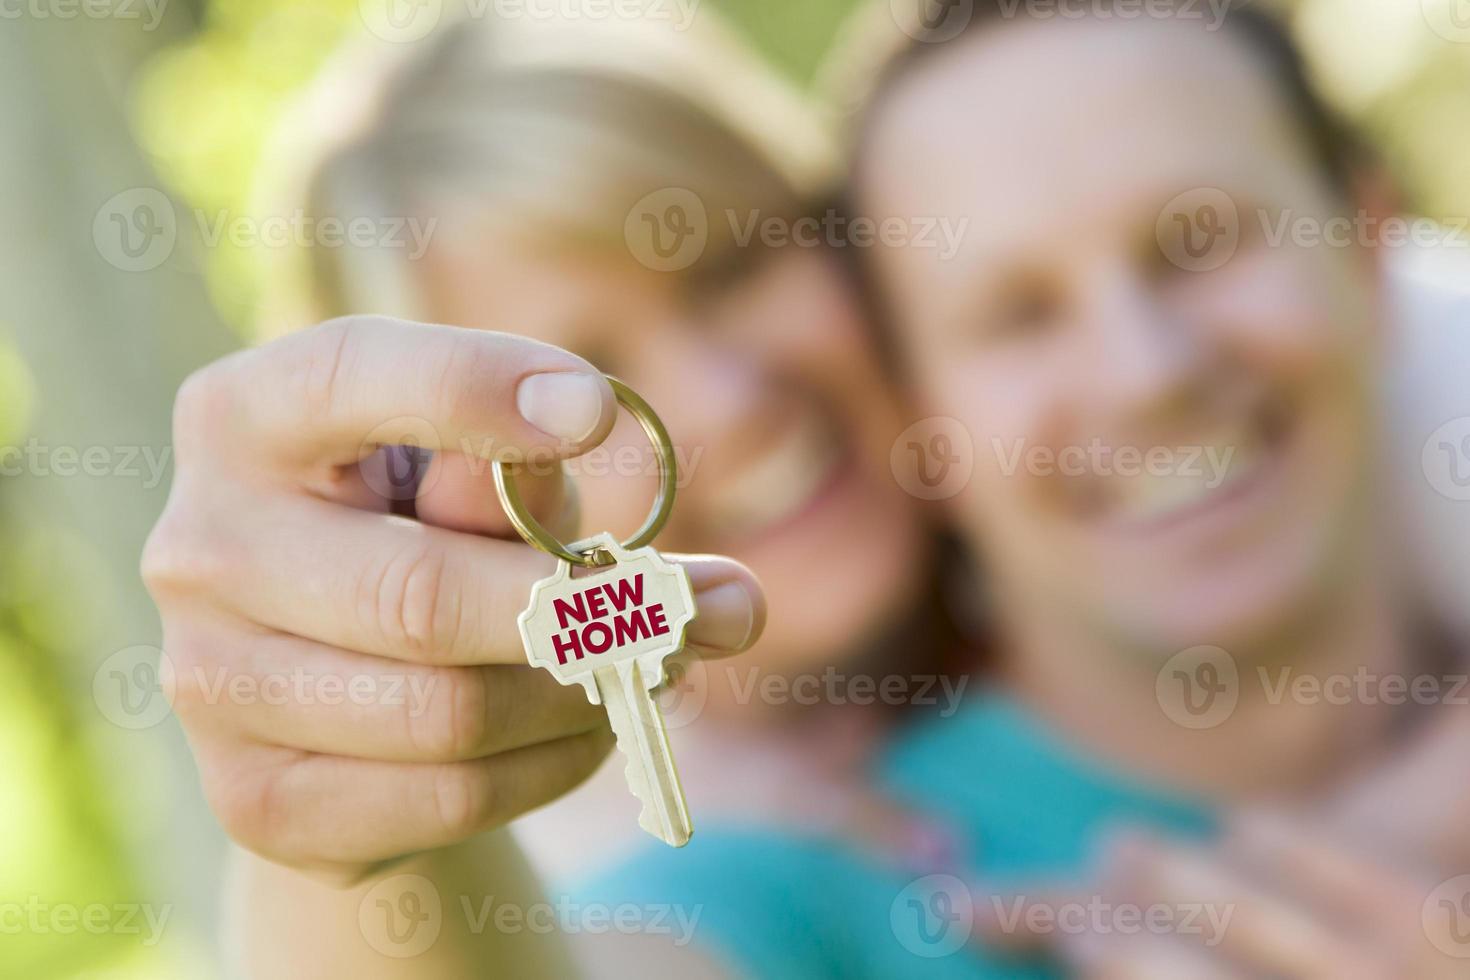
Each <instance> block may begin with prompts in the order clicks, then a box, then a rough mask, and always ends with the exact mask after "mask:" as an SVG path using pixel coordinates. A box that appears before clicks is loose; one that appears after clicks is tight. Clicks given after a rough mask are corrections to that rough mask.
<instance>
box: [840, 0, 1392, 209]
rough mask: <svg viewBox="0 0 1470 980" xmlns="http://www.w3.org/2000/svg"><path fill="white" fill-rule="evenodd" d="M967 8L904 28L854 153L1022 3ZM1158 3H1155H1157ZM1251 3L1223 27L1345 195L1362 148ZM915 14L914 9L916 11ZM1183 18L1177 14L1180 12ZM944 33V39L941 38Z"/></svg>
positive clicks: (1293, 48) (1241, 0)
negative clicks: (904, 83) (927, 65)
mask: <svg viewBox="0 0 1470 980" xmlns="http://www.w3.org/2000/svg"><path fill="white" fill-rule="evenodd" d="M911 2H913V3H914V4H916V5H917V6H922V5H926V4H933V3H936V2H938V3H939V4H941V6H944V7H953V6H954V5H955V4H956V3H957V2H959V0H911ZM964 2H967V3H971V4H972V7H971V10H970V13H969V15H968V17H967V19H966V21H965V23H964V25H963V26H962V27H961V28H960V30H959V31H958V32H956V33H953V34H952V35H951V33H950V32H949V31H948V30H947V28H946V24H945V23H939V24H938V25H937V26H930V25H932V24H934V21H933V18H932V17H930V18H924V19H917V20H915V22H914V23H913V24H911V25H909V26H907V27H906V28H905V30H906V33H907V36H908V40H907V41H906V43H905V44H903V45H902V46H901V47H900V48H898V49H897V51H895V52H892V53H891V56H890V57H889V58H888V59H887V60H886V61H885V62H884V64H883V65H882V67H881V68H880V70H879V71H878V74H877V77H876V79H875V80H874V82H873V85H872V88H871V89H870V91H869V97H868V100H867V104H866V106H865V107H864V108H863V109H862V111H861V113H860V114H859V117H858V120H857V125H856V127H855V129H854V137H855V141H854V144H853V151H854V153H855V154H860V153H861V150H862V145H863V142H864V141H865V139H866V136H867V128H868V125H869V124H870V122H871V120H872V117H873V115H874V114H875V110H876V109H877V107H879V106H880V105H881V104H882V102H883V99H884V97H885V96H886V94H887V93H888V92H889V91H891V90H892V89H893V88H894V86H895V85H896V84H897V83H898V82H899V81H900V80H901V79H902V78H903V77H905V76H906V75H907V74H908V73H909V72H910V71H912V70H913V69H914V67H915V66H917V65H920V64H922V63H924V62H926V61H928V60H929V58H930V57H932V56H933V55H934V54H937V53H939V52H942V51H945V50H947V49H948V48H949V47H952V46H953V45H955V44H961V43H964V41H965V40H966V39H968V38H973V37H974V36H975V35H976V34H978V33H979V32H981V31H985V30H995V29H997V28H998V27H999V26H1000V25H1002V24H1004V23H1005V22H1007V21H1009V20H1011V19H1013V18H1014V17H1015V13H1016V10H1017V9H1018V8H1017V6H1016V5H1017V3H1021V4H1024V3H1025V0H964ZM1122 2H1123V0H1103V3H1104V4H1105V5H1107V6H1114V7H1115V6H1118V5H1119V4H1120V3H1122ZM1156 2H1157V0H1156ZM1163 2H1165V3H1167V4H1168V6H1169V7H1173V8H1178V7H1180V4H1179V2H1178V0H1163ZM1249 2H1250V0H1227V11H1226V13H1225V14H1224V15H1223V19H1222V22H1221V23H1222V26H1223V27H1224V28H1225V30H1227V31H1231V32H1234V34H1235V35H1236V36H1237V37H1239V38H1241V39H1243V40H1244V41H1245V42H1246V43H1247V44H1248V45H1249V46H1250V47H1251V48H1252V49H1254V50H1255V51H1256V52H1257V53H1258V54H1261V55H1263V56H1264V58H1265V61H1266V63H1267V65H1268V67H1269V68H1270V70H1271V71H1272V72H1273V73H1274V74H1275V75H1276V78H1277V81H1278V83H1279V84H1280V87H1281V91H1282V93H1283V95H1284V96H1285V97H1286V101H1287V104H1288V106H1289V108H1290V109H1291V111H1292V112H1293V114H1295V115H1296V116H1297V118H1298V120H1299V121H1300V123H1301V126H1302V131H1303V133H1304V134H1305V135H1306V137H1307V140H1308V142H1309V144H1310V145H1311V148H1312V150H1313V152H1314V154H1315V155H1316V157H1317V159H1318V162H1319V163H1320V164H1321V166H1322V168H1323V170H1324V171H1326V173H1327V174H1328V176H1329V177H1331V179H1332V181H1333V184H1334V186H1336V187H1337V188H1338V189H1339V190H1341V191H1343V192H1347V191H1348V190H1349V185H1350V182H1351V180H1352V175H1353V171H1354V169H1355V168H1356V167H1357V166H1358V165H1359V164H1361V163H1362V162H1363V158H1364V156H1365V155H1366V153H1365V148H1364V146H1363V144H1362V142H1361V141H1360V140H1359V139H1358V137H1357V135H1356V134H1355V133H1354V131H1353V129H1352V128H1351V127H1350V126H1349V125H1347V124H1346V123H1345V122H1344V121H1343V120H1342V118H1341V117H1340V116H1339V115H1338V114H1337V113H1336V112H1334V111H1333V110H1332V108H1331V107H1330V106H1329V105H1328V104H1327V102H1326V100H1324V99H1323V97H1322V95H1321V94H1320V93H1319V92H1318V91H1317V89H1316V87H1315V86H1314V85H1313V84H1312V82H1311V80H1310V77H1309V75H1308V71H1307V66H1306V62H1305V61H1304V59H1303V58H1302V54H1301V51H1300V49H1299V48H1298V47H1297V45H1296V42H1295V41H1293V40H1292V38H1291V35H1290V33H1289V32H1288V30H1287V28H1286V25H1285V24H1284V23H1282V21H1281V20H1280V19H1279V18H1278V17H1276V16H1275V15H1273V14H1269V13H1266V12H1265V11H1262V10H1260V9H1256V8H1252V7H1249V6H1246V5H1245V4H1247V3H1249ZM916 9H917V7H916ZM1180 12H1181V15H1182V10H1181V11H1180ZM941 32H943V33H941Z"/></svg>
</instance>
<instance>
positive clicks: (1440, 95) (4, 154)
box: [0, 0, 1470, 980]
mask: <svg viewBox="0 0 1470 980" xmlns="http://www.w3.org/2000/svg"><path fill="white" fill-rule="evenodd" d="M705 2H706V3H708V4H709V5H710V6H711V7H712V8H719V9H720V10H721V11H722V12H723V13H724V14H726V15H727V16H728V18H729V19H730V20H731V21H732V22H733V23H734V24H735V25H736V26H737V27H738V28H739V29H741V30H742V31H743V32H744V33H746V34H747V35H748V36H749V37H750V39H751V40H753V41H754V42H755V43H756V44H757V45H758V46H759V47H760V48H761V49H763V50H764V51H765V52H766V53H767V54H768V55H769V56H770V58H771V59H772V60H773V61H774V62H775V63H776V64H777V65H778V66H779V67H780V68H781V69H782V70H783V71H785V72H787V73H788V74H789V75H790V76H791V77H793V78H794V79H795V80H797V81H799V82H801V83H809V82H810V80H811V79H812V77H813V76H814V73H815V72H816V70H817V68H818V66H819V65H820V64H821V61H822V59H823V57H824V55H825V53H826V51H827V49H828V46H829V43H830V41H831V39H832V38H833V36H834V34H835V33H836V31H837V29H838V27H839V25H840V23H841V21H842V18H843V17H844V16H845V15H846V14H847V13H849V12H850V10H851V8H853V7H854V6H855V5H856V0H724V2H716V0H705ZM1440 3H1442V4H1443V6H1444V9H1447V8H1448V7H1449V6H1450V5H1451V4H1453V3H1460V4H1462V6H1463V4H1464V0H1423V3H1421V0H1295V2H1288V3H1285V4H1284V5H1283V6H1285V7H1286V8H1287V9H1288V10H1289V11H1290V14H1291V17H1292V21H1293V24H1294V26H1295V27H1296V29H1297V31H1298V34H1299V36H1300V37H1301V39H1302V42H1303V44H1304V46H1305V48H1306V50H1307V51H1308V53H1309V55H1310V57H1311V59H1312V63H1313V66H1314V70H1315V71H1316V72H1317V74H1318V76H1319V77H1320V79H1321V81H1322V83H1323V85H1324V86H1325V88H1326V90H1327V91H1328V92H1329V94H1330V95H1331V97H1332V98H1333V99H1334V100H1335V101H1336V102H1337V104H1338V105H1339V106H1340V107H1341V108H1342V109H1343V110H1344V112H1346V113H1347V114H1348V115H1349V116H1350V117H1351V118H1353V119H1354V120H1356V121H1357V122H1358V123H1359V125H1360V126H1361V127H1362V129H1363V131H1364V132H1365V133H1366V134H1367V135H1368V136H1369V137H1370V138H1371V139H1372V141H1373V142H1374V143H1376V145H1377V147H1378V148H1379V150H1380V152H1381V153H1382V155H1383V157H1384V159H1385V160H1386V162H1387V163H1388V165H1389V167H1390V169H1391V171H1392V172H1393V173H1394V175H1395V176H1396V177H1397V178H1398V180H1399V181H1400V182H1401V184H1402V186H1403V187H1404V189H1405V190H1406V192H1407V195H1408V200H1410V201H1412V202H1413V203H1414V205H1415V207H1416V209H1417V210H1418V211H1420V212H1421V213H1425V214H1428V215H1431V216H1435V217H1441V218H1455V217H1457V216H1464V215H1470V125H1467V119H1470V43H1456V42H1454V41H1452V40H1450V39H1448V38H1446V37H1444V36H1442V35H1441V34H1438V33H1436V32H1435V31H1433V30H1431V29H1429V28H1428V23H1429V14H1430V13H1432V12H1433V10H1434V8H1435V5H1436V4H1440ZM119 9H120V8H119ZM1462 12H1463V13H1465V14H1466V16H1467V17H1470V11H1462ZM144 16H145V17H146V14H145V15H144ZM361 30H362V23H361V20H360V17H359V4H358V0H317V2H313V3H301V2H297V0H248V2H247V0H220V2H202V0H196V2H192V3H182V2H173V3H167V2H164V3H163V7H162V9H161V13H160V18H159V20H158V21H157V25H156V28H155V29H145V28H144V25H143V24H141V23H138V22H130V21H125V20H123V19H121V18H113V19H109V20H104V21H84V20H61V19H59V18H55V17H51V18H37V17H34V16H22V17H20V18H18V19H8V20H5V21H3V22H0V112H4V113H5V114H6V118H7V120H8V121H9V122H10V123H11V127H10V133H11V134H12V139H10V140H8V141H6V142H7V145H6V146H5V147H3V148H0V181H3V185H0V186H4V187H6V188H7V189H8V191H9V193H7V194H6V195H4V196H3V199H0V220H3V221H4V222H5V227H6V228H7V229H8V230H9V231H10V232H11V234H9V235H7V236H6V238H7V239H8V241H7V242H6V243H5V244H3V245H0V270H3V271H0V276H3V277H4V280H3V283H0V286H3V288H0V447H9V448H10V449H11V451H12V453H13V452H14V451H17V450H21V449H24V448H25V447H27V446H31V447H40V449H41V450H44V451H45V452H46V455H45V456H44V457H43V458H45V459H46V460H49V461H50V463H51V464H52V465H51V471H47V472H42V471H40V468H38V467H34V466H33V467H30V468H28V469H26V471H25V472H20V473H13V472H12V471H11V469H13V468H11V469H6V470H5V471H4V475H0V520H3V522H4V531H3V537H0V540H3V542H4V546H3V549H0V739H3V744H5V745H7V746H8V747H10V751H8V752H6V753H5V755H4V761H3V762H0V980H9V978H12V977H14V978H26V980H34V978H51V977H58V978H60V977H119V978H121V977H140V978H141V977H146V978H171V977H189V978H199V977H209V976H214V975H218V967H217V966H216V964H215V953H214V952H213V948H214V944H215V939H216V937H215V930H216V923H217V920H218V910H217V903H218V895H219V892H220V887H219V875H220V872H219V870H218V868H219V864H218V857H219V854H220V851H221V841H220V838H219V835H218V832H217V831H216V830H215V829H214V826H213V824H212V822H211V820H210V818H209V816H208V813H207V811H206V810H205V807H204V805H203V803H202V801H201V800H200V798H199V792H198V789H197V788H196V786H195V785H194V781H193V776H192V772H191V770H190V767H189V763H188V754H187V750H186V748H185V747H184V745H183V739H182V737H181V735H180V733H179V730H178V728H177V726H176V725H174V724H173V723H172V721H171V720H169V719H167V718H166V717H165V718H160V719H156V720H154V721H152V722H149V723H147V724H143V723H142V722H139V723H136V724H135V723H134V722H133V720H132V717H133V716H131V715H119V713H118V710H117V706H116V705H115V704H113V703H112V702H111V701H109V700H108V699H109V698H110V697H112V695H111V694H110V693H109V691H110V686H111V685H112V684H113V682H114V681H118V680H122V681H124V682H125V681H126V680H127V677H128V675H129V672H132V671H135V670H137V669H138V664H139V662H140V660H139V655H138V654H137V652H136V651H138V650H139V649H141V650H143V651H144V652H145V653H146V651H147V650H149V649H152V648H156V645H157V644H158V643H159V637H158V634H157V624H156V619H155V617H154V614H153V612H152V609H151V607H150V606H149V604H148V602H147V598H146V596H145V595H144V594H143V592H142V589H141V586H140V585H139V583H138V581H137V576H136V573H135V565H136V555H137V553H138V550H139V547H140V546H141V543H142V541H143V539H144V537H145V535H146V532H147V528H148V527H149V526H150V525H151V523H152V521H153V519H154V517H156V515H157V513H158V512H159V510H160V509H161V508H162V505H163V501H164V498H165V496H166V492H167V480H166V479H156V478H151V477H150V476H149V474H148V471H147V469H146V467H143V464H142V463H135V465H134V466H133V469H138V468H140V467H142V468H143V472H142V473H140V474H133V473H132V472H131V471H129V470H128V468H127V467H125V466H124V465H123V457H124V456H125V455H126V454H127V453H128V452H134V453H136V454H138V455H139V456H143V455H145V454H146V453H152V454H153V458H156V459H158V460H160V461H163V462H166V461H167V452H168V425H169V422H168V412H169V404H170V401H171V397H172V392H173V390H174V389H175V387H176V386H177V384H178V382H179V380H180V379H181V378H182V377H183V376H184V374H186V373H187V372H188V371H189V370H190V369H192V368H193V367H195V366H197V365H199V364H200V363H203V362H204V361H206V360H209V359H210V358H212V357H215V356H218V355H219V354H220V353H222V352H224V351H225V350H227V349H229V348H230V347H231V346H233V345H236V344H238V343H241V342H244V340H245V339H246V338H247V337H248V336H249V332H250V330H251V322H252V314H253V311H254V309H255V308H256V304H257V302H258V300H259V298H260V295H261V287H262V277H263V274H264V268H265V261H264V260H265V256H263V255H262V254H261V250H260V249H259V248H248V247H236V246H234V245H232V244H230V243H229V242H228V241H224V242H221V243H219V244H217V245H215V246H213V247H208V248H206V247H203V245H202V243H200V242H198V241H188V242H181V247H180V249H179V250H178V251H177V252H176V254H175V256H174V257H173V258H172V259H171V260H170V261H168V262H166V263H164V264H163V265H162V266H160V267H159V268H157V269H154V270H151V271H147V272H140V273H129V272H126V271H124V270H119V269H117V268H114V267H110V266H108V265H106V264H105V263H102V262H100V261H99V259H98V254H97V251H96V249H95V248H94V247H93V246H92V240H91V237H90V236H91V228H92V220H93V218H94V216H95V215H96V213H97V210H98V207H99V205H100V204H101V203H102V202H104V201H106V200H107V199H108V198H110V197H111V196H112V195H114V194H116V193H118V192H120V191H124V190H126V189H128V188H134V187H160V188H163V189H165V190H166V191H168V192H169V193H170V194H172V195H174V196H175V198H176V199H177V200H179V201H180V202H182V203H183V204H184V205H186V206H187V207H189V208H195V209H199V210H200V211H202V212H203V213H205V214H215V213H218V212H222V211H223V212H228V213H230V214H232V215H249V214H250V212H251V207H252V201H253V199H254V186H253V184H254V181H255V178H256V175H257V170H258V166H259V162H260V160H261V155H262V149H263V146H264V145H265V142H266V140H267V137H268V134H269V133H270V132H271V130H272V128H273V127H274V126H275V125H276V123H277V122H278V120H279V119H280V117H281V115H282V113H283V111H284V110H285V109H286V107H287V106H288V105H289V104H290V102H291V100H292V98H293V97H294V96H295V95H296V94H297V93H298V91H299V90H300V89H301V87H302V86H303V85H304V84H305V83H307V82H308V81H309V80H310V79H311V77H312V75H313V73H314V72H315V71H316V70H317V69H318V67H319V66H320V65H321V64H322V62H323V59H324V58H325V57H326V56H327V55H328V53H329V52H330V51H331V50H332V48H333V47H334V45H335V44H337V43H338V42H339V41H341V40H343V39H344V38H346V37H348V36H349V35H351V34H353V33H355V32H358V31H361ZM61 447H71V448H74V449H78V450H81V449H85V448H86V447H103V448H104V449H105V450H107V451H108V453H110V455H109V457H108V458H109V459H110V460H111V464H110V469H109V470H108V471H107V472H103V473H100V474H87V473H79V474H76V475H73V476H65V475H62V474H61V472H60V471H61V469H62V466H61V463H62V456H61V455H60V454H59V452H58V450H59V449H60V448H61ZM5 458H7V459H14V458H15V457H14V455H12V456H9V457H5ZM75 468H76V467H75V465H73V466H72V469H75ZM144 720H145V721H147V719H144ZM99 909H100V910H101V911H98V910H99ZM68 910H70V911H68ZM89 910H90V911H89ZM129 910H131V911H129ZM87 915H91V916H93V922H94V923H100V924H101V925H100V926H99V927H96V928H94V927H92V926H89V925H87V924H86V923H85V919H86V916H87ZM150 915H151V917H152V920H153V921H155V922H156V921H159V920H160V919H162V920H163V926H162V929H161V932H156V930H154V929H153V927H152V926H151V925H150V920H149V917H150ZM125 920H126V921H127V922H128V923H129V924H130V927H129V928H124V927H123V925H122V923H123V922H124V921H125Z"/></svg>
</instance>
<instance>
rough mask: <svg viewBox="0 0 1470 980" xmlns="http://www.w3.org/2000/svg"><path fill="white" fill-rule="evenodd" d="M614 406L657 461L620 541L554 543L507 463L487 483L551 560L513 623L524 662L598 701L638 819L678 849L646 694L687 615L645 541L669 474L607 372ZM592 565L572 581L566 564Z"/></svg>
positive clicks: (669, 456)
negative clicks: (644, 499) (644, 512)
mask: <svg viewBox="0 0 1470 980" xmlns="http://www.w3.org/2000/svg"><path fill="white" fill-rule="evenodd" d="M607 381H608V383H609V384H610V385H611V386H612V389H613V393H614V395H615V396H616V397H617V400H618V404H620V405H622V406H623V407H624V408H626V409H627V410H628V411H629V412H630V413H631V414H632V415H633V417H634V418H636V419H637V420H638V422H639V423H640V424H641V425H642V426H643V431H644V432H645V433H647V435H648V438H649V441H650V442H651V443H652V444H653V448H654V451H655V453H656V454H657V457H658V464H659V491H658V497H657V498H656V499H655V501H654V505H653V509H652V511H651V512H650V513H649V515H648V519H647V520H646V521H644V523H643V526H642V527H641V528H639V529H638V531H637V533H635V534H634V535H633V536H632V537H631V538H629V539H628V540H627V541H623V542H621V543H620V542H618V541H617V539H615V538H614V537H613V536H612V535H611V534H609V533H607V532H603V533H601V534H596V535H593V536H591V537H588V538H584V539H582V540H580V541H576V542H574V543H572V544H570V545H564V544H562V543H561V542H560V541H558V540H557V539H556V537H555V536H553V535H552V534H551V533H550V532H549V531H547V530H546V528H545V527H544V526H542V525H541V523H540V522H539V521H537V520H536V518H535V517H533V516H532V515H531V514H530V512H529V511H527V510H526V508H525V505H524V503H523V502H522V500H521V497H520V494H519V492H518V491H517V490H516V486H515V481H514V478H513V474H512V472H511V467H510V465H509V464H507V463H503V462H502V463H498V464H497V465H496V467H495V471H494V472H495V489H496V491H497V492H498V494H499V496H500V502H501V504H502V505H503V506H504V508H505V512H506V514H507V516H508V517H509V518H510V522H511V524H512V525H514V527H515V529H516V530H517V531H518V532H520V535H521V537H523V538H525V539H526V542H527V543H528V544H530V545H531V546H532V547H534V548H537V549H539V550H541V551H544V552H546V553H548V554H550V555H554V556H555V557H557V558H559V559H560V560H561V561H560V563H559V564H558V565H557V568H556V571H555V572H553V573H552V574H551V575H550V576H548V577H547V578H544V579H542V580H541V581H540V582H537V583H536V585H535V586H534V587H533V588H532V589H531V600H530V603H529V605H527V606H526V609H525V611H524V612H522V613H521V615H520V618H519V619H518V620H517V622H518V623H519V625H520V631H521V640H522V642H523V643H524V644H525V648H526V659H527V660H528V661H530V663H531V665H532V666H535V667H541V668H543V669H545V670H547V671H549V672H550V673H551V675H552V676H553V677H555V678H556V679H557V680H558V681H559V682H560V683H562V684H564V685H572V684H580V685H582V687H583V688H584V689H585V690H586V692H587V697H588V699H589V700H590V701H591V702H592V703H593V704H600V705H603V706H604V707H605V708H606V710H607V712H608V716H609V719H610V721H611V723H612V727H613V731H614V734H616V735H617V738H618V746H619V748H620V749H621V750H622V751H623V753H624V754H625V755H626V756H628V758H629V766H628V777H629V783H630V788H631V789H632V791H633V793H634V795H636V796H637V797H639V799H641V800H642V801H643V803H644V812H643V816H642V818H641V820H640V822H641V823H642V824H643V826H644V827H645V829H647V830H649V832H651V833H653V834H654V835H655V836H658V837H660V838H661V839H663V840H665V841H666V842H667V843H670V844H672V845H674V846H680V845H682V844H683V843H685V842H686V841H687V840H688V839H689V834H690V833H691V832H692V827H691V826H690V823H689V817H688V813H687V810H686V808H685V804H684V796H683V791H682V789H681V788H680V787H679V783H678V776H677V773H676V772H675V770H674V765H673V757H672V754H671V753H670V751H669V746H668V738H667V735H666V733H665V731H664V725H663V717H662V714H661V712H660V711H659V709H658V705H657V703H656V702H654V701H653V699H652V697H651V692H652V691H653V690H654V689H656V688H657V687H658V686H659V685H660V684H662V683H663V680H664V666H663V665H664V660H665V659H667V658H668V657H670V656H672V655H673V654H675V653H677V652H678V651H679V650H681V649H683V647H684V631H685V628H686V627H687V626H688V625H689V622H690V620H692V619H693V618H694V614H695V608H694V594H693V592H692V590H691V589H690V587H689V576H688V573H686V572H685V570H684V569H683V567H681V566H679V565H675V564H673V563H671V562H668V561H665V560H664V558H663V556H662V555H660V554H659V553H658V552H657V551H655V550H654V549H653V548H651V547H649V543H650V542H651V541H652V540H653V539H654V537H655V536H657V534H658V532H659V531H660V530H662V529H663V526H664V524H665V522H666V521H667V520H668V517H669V514H670V512H671V511H672V510H673V506H674V490H675V486H676V484H677V482H678V470H677V466H676V463H675V458H674V449H673V444H672V442H671V440H670V439H669V434H668V430H667V429H665V428H664V425H663V422H662V421H660V420H659V417H658V415H657V414H655V413H654V411H653V409H652V408H651V407H650V406H649V405H648V403H647V402H646V401H644V400H643V399H642V398H641V397H640V396H639V395H638V394H637V392H635V391H633V389H631V388H629V387H628V386H627V385H626V384H624V383H623V382H622V381H620V380H618V379H617V378H613V377H611V376H609V377H608V379H607ZM579 567H580V568H588V569H593V572H592V573H591V574H587V575H580V576H577V577H573V575H572V571H573V569H574V568H579Z"/></svg>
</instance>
